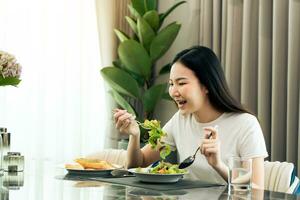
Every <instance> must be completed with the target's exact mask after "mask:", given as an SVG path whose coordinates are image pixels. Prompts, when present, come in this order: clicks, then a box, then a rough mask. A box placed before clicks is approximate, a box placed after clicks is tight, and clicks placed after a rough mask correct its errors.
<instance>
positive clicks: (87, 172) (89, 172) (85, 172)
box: [65, 164, 122, 177]
mask: <svg viewBox="0 0 300 200" xmlns="http://www.w3.org/2000/svg"><path fill="white" fill-rule="evenodd" d="M112 165H113V167H114V168H112V169H101V170H96V169H67V168H65V169H66V170H67V171H68V174H69V175H76V176H98V177H100V176H110V175H111V172H112V171H113V170H115V169H121V168H122V167H121V166H119V165H115V164H112Z"/></svg>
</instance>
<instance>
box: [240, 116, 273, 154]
mask: <svg viewBox="0 0 300 200" xmlns="http://www.w3.org/2000/svg"><path fill="white" fill-rule="evenodd" d="M241 131H242V132H241V140H240V145H239V153H240V156H241V157H242V158H244V159H249V158H255V157H263V158H265V157H268V152H267V150H266V144H265V139H264V136H263V133H262V130H261V127H260V125H259V122H258V120H257V119H256V117H254V116H251V117H250V118H249V119H247V121H246V124H245V127H244V128H243V129H241Z"/></svg>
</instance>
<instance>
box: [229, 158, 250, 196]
mask: <svg viewBox="0 0 300 200" xmlns="http://www.w3.org/2000/svg"><path fill="white" fill-rule="evenodd" d="M228 167H229V176H228V190H229V191H230V192H231V193H235V192H237V193H243V192H248V191H250V190H251V176H252V160H251V159H247V160H245V159H242V158H240V157H230V158H229V160H228Z"/></svg>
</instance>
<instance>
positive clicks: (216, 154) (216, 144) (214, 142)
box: [200, 127, 222, 168]
mask: <svg viewBox="0 0 300 200" xmlns="http://www.w3.org/2000/svg"><path fill="white" fill-rule="evenodd" d="M210 134H212V135H211V137H210ZM200 151H201V153H202V154H203V155H204V156H205V157H206V160H207V162H208V164H209V165H211V166H212V167H213V168H218V167H220V166H221V165H222V160H221V156H220V141H219V138H218V132H217V130H216V129H215V128H213V127H206V128H204V139H203V141H202V145H201V147H200Z"/></svg>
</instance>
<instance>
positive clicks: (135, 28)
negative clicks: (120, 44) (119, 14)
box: [125, 16, 138, 34]
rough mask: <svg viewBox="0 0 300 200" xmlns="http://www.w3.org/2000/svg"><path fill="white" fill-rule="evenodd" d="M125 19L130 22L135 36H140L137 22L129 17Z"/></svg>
mask: <svg viewBox="0 0 300 200" xmlns="http://www.w3.org/2000/svg"><path fill="white" fill-rule="evenodd" d="M125 19H126V21H127V22H128V24H129V26H130V27H131V29H132V30H133V32H134V33H135V34H138V32H137V26H136V22H135V21H134V20H133V19H132V18H131V17H128V16H125Z"/></svg>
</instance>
